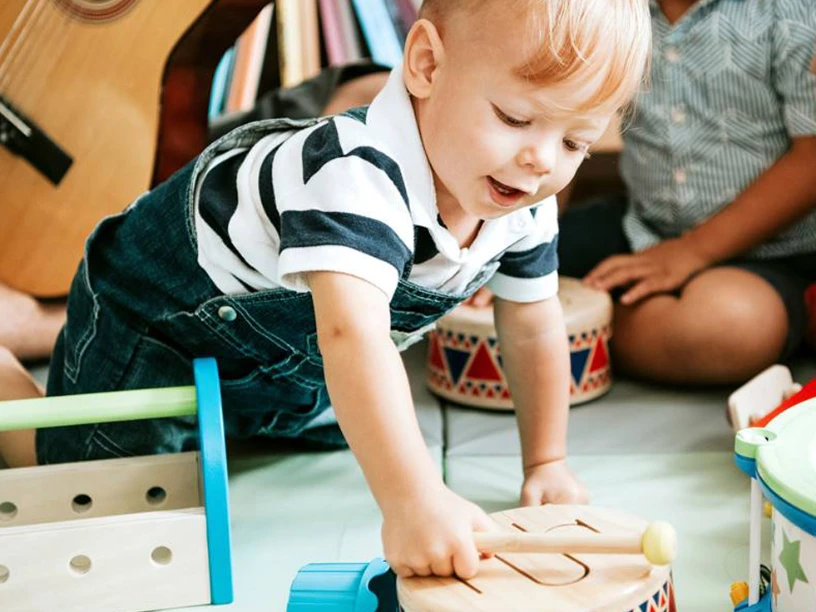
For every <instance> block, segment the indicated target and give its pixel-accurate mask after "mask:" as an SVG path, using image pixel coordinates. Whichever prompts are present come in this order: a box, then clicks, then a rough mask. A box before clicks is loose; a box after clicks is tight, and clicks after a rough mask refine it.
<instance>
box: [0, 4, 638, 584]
mask: <svg viewBox="0 0 816 612" xmlns="http://www.w3.org/2000/svg"><path fill="white" fill-rule="evenodd" d="M648 19H649V16H648V12H647V9H646V6H645V4H644V3H643V2H642V1H641V0H546V1H541V0H521V1H520V2H518V3H515V4H514V10H512V11H511V10H508V9H507V4H506V3H505V2H500V1H499V0H492V1H472V0H428V1H427V2H426V3H425V6H424V7H423V9H422V18H421V19H420V20H418V22H417V23H416V24H415V25H414V27H413V28H412V29H411V32H410V34H409V36H408V39H407V42H406V47H405V61H404V64H403V66H402V67H400V68H397V69H395V70H394V71H393V73H392V74H391V76H390V79H389V81H388V83H387V85H386V86H385V88H384V90H383V91H382V92H381V93H380V94H379V95H378V96H377V98H376V99H375V100H374V101H373V103H372V104H371V106H370V107H363V108H357V109H355V110H352V111H350V112H348V113H345V114H344V115H339V116H336V117H333V118H329V119H315V120H308V121H293V120H288V119H287V120H274V121H266V122H258V123H251V124H248V125H245V126H242V127H240V128H238V129H236V130H234V131H232V132H231V133H229V134H228V135H226V136H224V137H223V138H221V139H220V140H218V141H217V142H215V143H214V144H213V145H212V146H210V147H208V148H207V149H206V150H205V151H204V153H203V154H202V155H201V156H200V157H199V158H198V159H196V160H195V161H194V162H192V163H190V164H189V165H188V166H187V167H186V168H184V169H182V170H181V171H179V172H178V173H177V174H175V175H174V176H173V177H172V178H170V179H169V180H168V181H167V182H166V183H164V184H162V185H160V186H159V187H157V188H156V189H154V190H153V191H151V192H149V193H147V194H145V195H143V196H142V197H140V198H139V199H137V200H136V201H135V202H134V203H133V204H132V205H131V206H130V207H129V208H128V209H127V210H126V211H125V212H123V213H122V214H119V215H115V216H113V217H109V218H107V219H105V220H104V221H102V222H101V223H100V224H99V225H98V226H97V228H96V229H95V230H94V232H93V234H92V235H91V237H90V238H89V240H88V243H87V248H86V254H85V257H84V260H83V262H82V264H81V266H80V269H79V272H78V274H77V275H76V277H75V279H74V282H73V286H72V289H71V294H70V298H69V306H68V322H67V324H66V326H65V328H64V330H63V333H62V334H61V336H60V339H59V341H58V343H57V346H56V348H55V355H54V359H53V362H52V373H51V377H50V379H49V381H48V394H49V395H62V394H74V393H86V392H98V391H109V390H115V389H132V388H143V387H160V386H169V385H179V384H189V383H190V382H191V364H190V362H191V359H192V358H193V357H195V356H206V355H208V356H213V357H215V358H216V359H217V360H218V364H219V369H220V374H221V386H222V387H221V388H222V395H223V405H224V418H225V425H226V429H227V433H228V435H231V436H235V437H248V436H266V437H270V438H282V437H283V438H307V439H312V440H317V441H320V442H322V443H324V444H327V445H335V446H337V445H341V444H344V443H345V441H348V445H349V446H350V447H351V450H352V451H353V453H354V454H355V456H356V458H357V460H358V461H359V463H360V466H361V468H362V470H363V473H364V475H365V477H366V479H367V481H368V484H369V486H370V487H371V490H372V493H373V495H374V498H375V499H376V501H377V503H378V504H379V507H380V508H381V510H382V513H383V518H384V525H383V545H384V550H385V554H386V557H387V559H388V561H389V563H391V565H392V567H393V568H394V569H395V571H397V572H398V573H399V574H400V575H403V576H410V575H413V574H418V575H427V574H431V573H433V574H439V575H450V574H452V573H456V574H458V575H459V576H462V577H468V576H472V575H473V574H474V573H475V572H476V569H477V562H478V552H477V550H476V549H475V546H474V543H473V538H472V531H473V530H474V529H489V528H490V526H491V521H490V519H489V518H488V517H487V516H486V515H485V514H484V513H483V512H482V511H481V510H480V509H478V508H477V507H476V506H475V505H473V504H471V503H470V502H468V501H466V500H464V499H462V498H460V497H459V496H458V495H456V494H454V493H453V492H452V491H451V490H449V489H448V488H447V487H446V486H445V484H444V482H443V480H442V478H441V475H440V473H439V471H438V469H437V467H436V465H435V464H434V462H433V460H432V458H431V456H430V454H429V453H428V451H427V449H426V448H425V445H424V442H423V439H422V436H421V434H420V431H419V427H418V425H417V419H416V415H415V414H414V411H413V409H412V404H411V395H410V390H409V386H408V381H407V376H406V372H405V369H404V367H403V364H402V361H401V359H400V357H399V353H398V349H399V348H401V347H403V346H405V345H407V344H409V343H411V342H412V341H413V340H415V339H417V338H418V337H420V336H421V334H422V333H423V331H424V330H425V329H426V328H427V327H428V326H429V325H430V324H432V323H433V322H434V321H436V320H437V319H438V318H439V317H441V316H442V315H443V314H445V313H446V312H448V311H449V310H451V309H452V308H453V307H455V306H456V305H457V304H459V303H460V302H462V300H464V299H465V298H467V297H468V296H470V295H471V294H472V293H473V292H474V291H476V289H478V288H479V287H481V286H482V285H483V284H485V283H487V282H488V281H490V284H491V287H492V289H493V290H494V292H495V293H496V295H497V297H498V299H497V300H496V316H497V321H498V328H499V337H500V339H501V342H502V345H503V349H504V359H505V363H506V366H507V369H508V372H509V377H510V380H511V384H512V391H513V394H514V396H515V397H516V399H517V405H518V422H519V429H520V436H521V441H522V450H523V462H524V483H523V487H522V501H523V503H525V504H540V503H543V502H548V501H549V502H582V501H585V500H586V492H585V489H584V488H583V487H582V486H581V485H580V484H579V483H578V482H577V480H576V479H575V477H574V476H573V475H572V473H571V472H570V470H569V468H568V467H567V465H566V463H565V456H566V427H567V415H568V395H569V357H568V349H567V339H566V333H565V329H564V322H563V317H562V313H561V309H560V305H559V302H558V299H557V298H556V292H557V288H558V281H557V258H556V244H557V238H558V235H557V220H556V206H555V200H554V197H553V194H555V193H556V192H558V191H559V190H560V189H562V188H563V187H564V185H566V184H567V183H568V182H569V181H570V180H571V178H572V177H573V175H574V174H575V171H576V169H577V168H578V166H579V165H580V163H581V161H582V160H583V159H584V157H585V154H586V151H587V149H588V147H589V146H590V145H591V144H592V143H593V142H594V141H595V140H596V139H597V138H598V137H600V136H601V134H603V132H604V129H605V128H606V126H607V124H608V122H609V119H610V117H611V116H612V114H613V113H615V112H617V110H618V109H619V108H621V107H622V106H623V105H625V104H626V103H627V102H628V101H629V99H631V96H632V95H633V93H634V92H635V90H636V89H637V88H638V85H639V83H640V81H641V78H642V75H643V71H644V68H645V65H646V61H647V58H648V54H649V46H650V35H649V27H648ZM330 405H331V406H332V407H333V408H334V411H335V412H336V415H337V420H338V422H339V425H340V429H341V430H342V436H341V435H340V432H339V431H337V430H336V429H335V428H334V427H330V426H323V427H309V425H310V424H314V422H315V419H316V418H317V417H318V416H319V415H320V414H321V413H323V412H324V411H325V410H326V409H327V408H329V406H330ZM195 444H196V436H195V432H194V425H193V423H192V422H191V421H190V420H189V419H177V420H175V421H168V420H161V421H141V422H136V423H111V424H101V425H98V426H96V425H94V426H80V427H72V428H54V429H41V430H39V431H37V432H32V431H29V432H14V435H13V436H12V435H11V434H5V435H4V436H3V437H2V438H0V445H2V446H0V448H2V453H3V456H4V457H5V459H6V461H7V462H8V463H9V464H10V465H21V464H32V463H35V462H39V463H42V464H46V463H56V462H64V461H77V460H85V459H97V458H108V457H120V456H130V455H138V454H147V453H156V452H179V451H183V450H188V449H191V448H193V447H194V446H195Z"/></svg>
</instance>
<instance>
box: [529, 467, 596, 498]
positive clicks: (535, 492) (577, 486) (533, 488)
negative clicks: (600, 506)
mask: <svg viewBox="0 0 816 612" xmlns="http://www.w3.org/2000/svg"><path fill="white" fill-rule="evenodd" d="M588 502H589V492H588V491H587V488H586V487H585V486H584V485H582V484H581V483H580V482H579V481H578V479H577V478H575V475H574V474H573V473H572V470H570V469H569V467H567V463H566V461H564V460H563V459H561V460H559V461H551V462H548V463H542V464H541V465H536V466H532V467H529V468H525V469H524V484H523V485H522V487H521V505H522V506H539V505H541V504H546V503H551V504H586V503H588Z"/></svg>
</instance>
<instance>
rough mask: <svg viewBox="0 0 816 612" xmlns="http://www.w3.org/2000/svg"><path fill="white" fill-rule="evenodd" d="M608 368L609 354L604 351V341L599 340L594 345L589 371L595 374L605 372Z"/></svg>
mask: <svg viewBox="0 0 816 612" xmlns="http://www.w3.org/2000/svg"><path fill="white" fill-rule="evenodd" d="M608 367H609V353H608V352H607V350H606V340H605V339H604V338H599V339H598V341H597V342H596V343H595V353H594V354H593V355H592V361H591V362H590V363H589V371H590V372H597V371H598V370H605V369H606V368H608Z"/></svg>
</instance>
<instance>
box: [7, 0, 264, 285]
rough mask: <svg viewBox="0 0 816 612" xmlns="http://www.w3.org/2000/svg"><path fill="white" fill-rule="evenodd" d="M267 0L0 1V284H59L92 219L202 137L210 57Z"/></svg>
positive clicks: (164, 172)
mask: <svg viewBox="0 0 816 612" xmlns="http://www.w3.org/2000/svg"><path fill="white" fill-rule="evenodd" d="M269 2H270V0H2V1H0V283H5V284H7V285H10V286H12V287H15V288H17V289H20V290H22V291H25V292H27V293H30V294H32V295H36V296H41V297H52V296H59V295H64V294H65V293H67V290H68V287H69V285H70V281H71V278H72V276H73V274H74V273H75V271H76V268H77V264H78V262H79V260H80V258H81V255H82V248H83V243H84V241H85V238H86V237H87V236H88V234H89V233H90V232H91V230H92V229H93V227H94V225H95V224H96V223H97V222H98V221H99V220H100V219H101V218H102V217H103V216H105V215H107V214H111V213H114V212H117V211H120V210H122V209H123V208H124V207H125V206H127V204H128V203H129V202H130V201H132V200H133V199H134V198H135V197H136V196H138V195H139V194H140V193H142V192H143V191H145V190H146V189H148V188H149V187H150V186H151V185H152V184H155V183H157V182H160V181H161V180H163V179H165V178H167V177H168V176H169V175H170V174H172V173H173V172H174V171H175V170H177V169H178V168H180V167H181V166H182V165H183V164H184V163H186V162H187V161H189V160H190V159H192V158H193V157H194V156H195V155H196V154H197V153H198V152H200V151H201V149H202V148H203V147H204V146H205V144H206V133H207V105H208V99H209V93H210V85H211V82H212V75H213V72H214V71H215V67H216V65H217V63H218V60H219V59H220V57H221V55H222V54H223V52H224V51H225V50H226V49H227V48H228V47H229V46H230V45H231V44H232V43H233V42H234V41H235V39H236V38H237V37H238V35H240V33H241V32H242V31H243V30H244V29H245V28H246V26H247V25H248V24H249V23H250V22H251V21H252V19H254V17H255V16H256V14H257V13H258V12H259V11H260V10H261V9H262V8H263V7H264V6H265V5H266V4H268V3H269Z"/></svg>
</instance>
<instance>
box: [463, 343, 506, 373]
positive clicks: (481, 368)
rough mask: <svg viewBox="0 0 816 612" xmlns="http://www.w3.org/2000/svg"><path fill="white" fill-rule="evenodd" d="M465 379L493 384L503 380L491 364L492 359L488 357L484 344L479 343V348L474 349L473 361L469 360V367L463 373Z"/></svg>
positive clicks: (492, 363)
mask: <svg viewBox="0 0 816 612" xmlns="http://www.w3.org/2000/svg"><path fill="white" fill-rule="evenodd" d="M465 378H469V379H471V380H490V381H495V382H501V381H503V380H504V376H503V375H502V373H501V371H500V370H499V368H497V367H496V364H495V363H494V362H493V358H492V357H491V356H490V353H489V352H488V350H487V346H486V345H485V343H484V342H481V343H479V348H477V349H476V354H475V355H474V356H473V359H471V361H470V365H469V366H468V368H467V370H466V371H465Z"/></svg>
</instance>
